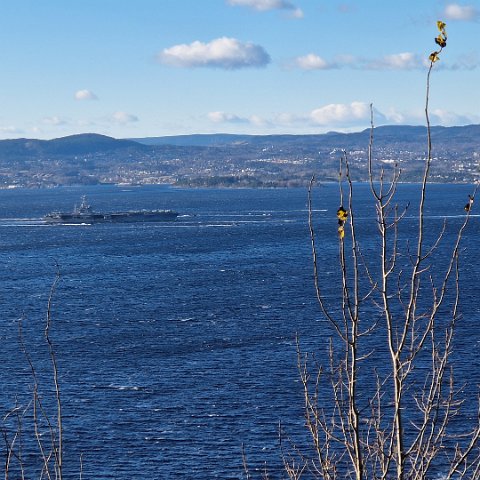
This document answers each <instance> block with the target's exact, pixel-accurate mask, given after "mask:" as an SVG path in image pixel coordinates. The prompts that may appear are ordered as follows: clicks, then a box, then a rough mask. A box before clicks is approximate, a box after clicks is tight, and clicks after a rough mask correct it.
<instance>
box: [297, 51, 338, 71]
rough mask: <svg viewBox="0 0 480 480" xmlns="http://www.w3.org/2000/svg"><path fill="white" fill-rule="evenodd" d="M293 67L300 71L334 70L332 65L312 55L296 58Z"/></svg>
mask: <svg viewBox="0 0 480 480" xmlns="http://www.w3.org/2000/svg"><path fill="white" fill-rule="evenodd" d="M295 65H296V66H297V67H299V68H301V69H302V70H328V69H331V68H336V65H335V64H334V63H329V62H327V61H326V60H324V59H323V58H322V57H319V56H318V55H316V54H314V53H309V54H308V55H304V56H302V57H297V58H296V59H295Z"/></svg>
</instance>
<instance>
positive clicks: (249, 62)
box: [158, 37, 270, 70]
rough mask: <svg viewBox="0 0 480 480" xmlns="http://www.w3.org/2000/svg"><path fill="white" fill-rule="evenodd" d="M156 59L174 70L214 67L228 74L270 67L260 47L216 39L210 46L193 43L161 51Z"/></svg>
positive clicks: (231, 40)
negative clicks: (235, 71) (222, 69)
mask: <svg viewBox="0 0 480 480" xmlns="http://www.w3.org/2000/svg"><path fill="white" fill-rule="evenodd" d="M158 59H159V61H160V62H162V63H165V64H167V65H173V66H176V67H216V68H225V69H230V70H234V69H239V68H247V67H264V66H266V65H267V64H268V63H270V56H269V55H268V53H267V52H266V51H265V50H264V49H263V48H262V47H261V46H259V45H254V44H253V43H242V42H240V41H239V40H237V39H235V38H227V37H222V38H217V39H215V40H212V41H211V42H210V43H202V42H199V41H195V42H193V43H191V44H189V45H187V44H182V45H175V46H173V47H170V48H166V49H165V50H163V51H162V52H161V53H160V54H159V55H158Z"/></svg>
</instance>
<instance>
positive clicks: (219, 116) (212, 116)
mask: <svg viewBox="0 0 480 480" xmlns="http://www.w3.org/2000/svg"><path fill="white" fill-rule="evenodd" d="M207 117H208V119H209V120H210V121H211V122H213V123H234V124H249V125H255V126H261V125H265V124H266V122H265V120H264V119H263V118H261V117H259V116H258V115H251V116H249V117H241V116H239V115H235V114H233V113H227V112H209V113H208V114H207Z"/></svg>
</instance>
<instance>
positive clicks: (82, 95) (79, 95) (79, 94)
mask: <svg viewBox="0 0 480 480" xmlns="http://www.w3.org/2000/svg"><path fill="white" fill-rule="evenodd" d="M75 99H76V100H98V97H97V96H96V95H95V94H94V93H93V92H92V91H91V90H77V91H76V92H75Z"/></svg>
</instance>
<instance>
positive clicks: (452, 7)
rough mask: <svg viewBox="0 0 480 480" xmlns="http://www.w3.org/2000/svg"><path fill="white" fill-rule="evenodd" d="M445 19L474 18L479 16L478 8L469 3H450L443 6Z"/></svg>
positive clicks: (466, 19)
mask: <svg viewBox="0 0 480 480" xmlns="http://www.w3.org/2000/svg"><path fill="white" fill-rule="evenodd" d="M443 15H444V17H445V19H446V20H464V21H469V20H476V19H477V18H479V16H480V11H479V10H478V8H476V7H473V6H471V5H459V4H458V3H450V4H448V5H447V6H446V7H445V11H444V13H443Z"/></svg>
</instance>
